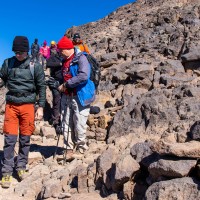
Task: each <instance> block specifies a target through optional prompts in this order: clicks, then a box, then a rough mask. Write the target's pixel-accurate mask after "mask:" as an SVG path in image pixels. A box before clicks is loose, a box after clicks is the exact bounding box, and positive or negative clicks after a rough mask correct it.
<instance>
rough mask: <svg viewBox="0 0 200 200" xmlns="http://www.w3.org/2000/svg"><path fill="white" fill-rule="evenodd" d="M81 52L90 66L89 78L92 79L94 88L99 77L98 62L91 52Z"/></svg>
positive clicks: (97, 83) (96, 86)
mask: <svg viewBox="0 0 200 200" xmlns="http://www.w3.org/2000/svg"><path fill="white" fill-rule="evenodd" d="M83 53H84V55H85V56H86V57H87V59H88V62H89V63H90V66H91V73H90V80H91V81H93V83H94V85H95V88H96V89H97V88H98V85H99V82H100V79H101V69H100V64H99V63H98V61H97V60H96V59H95V58H94V57H93V56H92V55H91V54H87V53H86V52H83Z"/></svg>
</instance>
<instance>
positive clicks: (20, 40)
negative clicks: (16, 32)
mask: <svg viewBox="0 0 200 200" xmlns="http://www.w3.org/2000/svg"><path fill="white" fill-rule="evenodd" d="M12 51H21V52H28V51H29V41H28V38H27V37H25V36H16V37H15V39H14V40H13V46H12Z"/></svg>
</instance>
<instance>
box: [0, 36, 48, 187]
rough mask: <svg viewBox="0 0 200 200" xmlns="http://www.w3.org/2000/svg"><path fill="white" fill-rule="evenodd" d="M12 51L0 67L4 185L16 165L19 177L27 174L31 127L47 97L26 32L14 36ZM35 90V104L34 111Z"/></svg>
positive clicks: (40, 112)
mask: <svg viewBox="0 0 200 200" xmlns="http://www.w3.org/2000/svg"><path fill="white" fill-rule="evenodd" d="M12 51H13V52H14V53H15V56H13V57H11V58H8V59H6V60H4V63H3V65H2V67H1V69H0V78H1V81H0V82H1V84H0V87H3V86H6V87H7V89H8V92H7V93H6V107H5V116H4V125H3V133H4V147H3V160H2V175H3V177H2V182H1V186H2V187H3V188H9V187H10V184H11V180H12V173H13V167H14V166H16V171H17V174H18V176H19V178H20V180H23V179H24V178H25V177H26V175H27V172H26V165H27V163H28V154H29V150H30V137H31V135H32V133H33V131H34V128H35V127H34V120H41V119H42V118H43V108H44V106H45V100H46V84H45V75H44V70H43V68H42V66H41V65H40V63H39V62H35V63H34V62H32V58H31V57H29V55H28V51H29V41H28V38H27V37H25V36H16V37H15V38H14V40H13V46H12ZM36 94H38V108H37V110H36V113H35V102H36ZM18 138H19V151H18V156H17V160H16V163H14V148H15V144H16V142H17V140H18Z"/></svg>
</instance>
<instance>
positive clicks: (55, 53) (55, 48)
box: [50, 40, 58, 55]
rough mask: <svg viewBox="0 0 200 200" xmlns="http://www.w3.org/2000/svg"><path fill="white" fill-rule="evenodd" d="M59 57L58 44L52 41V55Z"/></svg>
mask: <svg viewBox="0 0 200 200" xmlns="http://www.w3.org/2000/svg"><path fill="white" fill-rule="evenodd" d="M52 54H54V55H57V54H58V49H57V44H56V42H55V41H53V40H52V41H51V46H50V55H52Z"/></svg>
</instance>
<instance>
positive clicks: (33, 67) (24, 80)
mask: <svg viewBox="0 0 200 200" xmlns="http://www.w3.org/2000/svg"><path fill="white" fill-rule="evenodd" d="M12 51H13V52H14V54H15V56H13V57H11V58H8V59H6V60H4V63H3V65H2V67H1V69H0V87H3V86H5V87H7V89H8V92H7V93H6V107H5V117H4V125H3V133H4V147H3V159H2V181H1V185H2V187H3V188H9V187H10V184H11V180H12V175H13V171H14V170H16V172H17V174H18V177H19V179H20V180H23V179H24V178H25V177H26V176H27V174H28V173H27V168H26V167H27V163H28V154H29V150H30V137H31V135H32V133H33V131H34V129H35V125H34V121H35V120H41V119H42V118H43V113H44V107H45V102H46V85H48V86H49V88H50V90H51V92H52V96H53V108H52V114H51V120H50V123H51V124H52V125H53V126H54V127H55V130H56V133H57V135H58V138H59V137H60V134H63V137H64V144H63V160H64V162H69V161H71V160H73V159H74V155H75V154H76V151H78V152H80V153H84V152H85V151H86V150H87V149H88V145H87V141H86V130H87V124H86V122H87V118H88V115H89V113H90V104H91V103H92V102H93V101H94V100H95V92H96V89H95V85H96V84H95V81H92V80H91V78H90V75H91V73H92V70H93V69H92V67H91V65H90V63H89V61H88V59H87V56H86V55H88V54H89V53H90V52H89V49H88V47H87V45H85V44H83V42H82V40H81V39H80V35H79V33H76V34H74V37H73V41H72V40H70V39H69V38H68V37H66V36H63V37H62V38H61V39H60V40H59V41H58V43H57V44H56V42H55V41H52V42H51V47H48V46H47V42H46V41H44V42H43V46H42V47H39V45H38V39H35V41H34V43H33V44H32V45H31V56H29V54H28V52H29V41H28V38H27V37H25V36H16V37H15V38H14V40H13V46H12ZM85 52H86V53H85ZM41 56H42V60H40V59H39V58H40V57H41ZM40 61H41V62H40ZM44 63H45V67H47V68H50V78H49V79H48V80H47V81H45V73H44V65H43V64H44ZM17 141H19V150H18V155H17V159H15V150H14V149H15V144H16V143H17Z"/></svg>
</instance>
